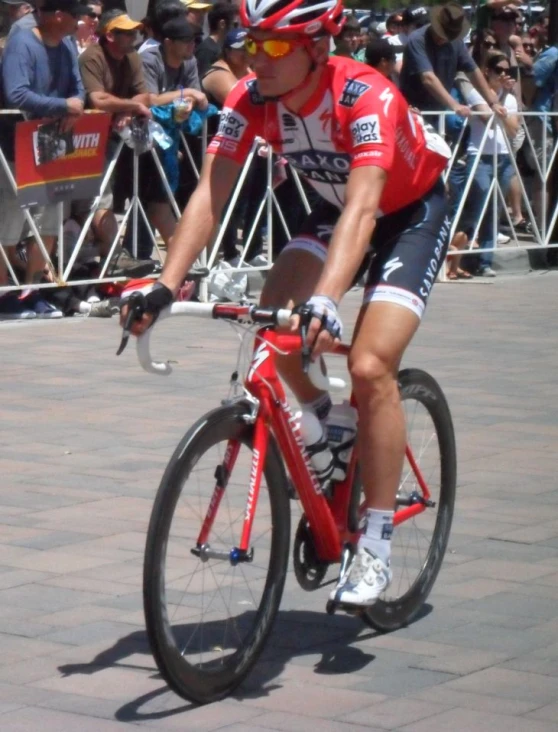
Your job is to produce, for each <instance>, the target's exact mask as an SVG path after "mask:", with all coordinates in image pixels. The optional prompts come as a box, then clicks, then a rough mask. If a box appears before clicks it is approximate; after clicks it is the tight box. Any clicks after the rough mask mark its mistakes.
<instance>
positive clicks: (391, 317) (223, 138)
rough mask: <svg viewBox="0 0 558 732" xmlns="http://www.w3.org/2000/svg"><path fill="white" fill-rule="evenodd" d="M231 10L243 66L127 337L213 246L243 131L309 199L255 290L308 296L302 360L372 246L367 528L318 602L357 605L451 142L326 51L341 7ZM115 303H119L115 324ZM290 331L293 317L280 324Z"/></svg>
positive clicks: (355, 367) (386, 535) (372, 581)
mask: <svg viewBox="0 0 558 732" xmlns="http://www.w3.org/2000/svg"><path fill="white" fill-rule="evenodd" d="M240 15H241V19H242V22H243V25H244V26H245V27H246V28H247V29H248V35H247V37H246V43H245V47H246V50H247V52H248V54H249V55H250V57H251V66H252V68H253V70H254V74H251V75H250V76H248V77H247V78H246V79H242V80H241V81H239V82H238V84H237V85H236V86H235V87H234V89H233V90H232V92H231V94H230V95H229V96H228V98H227V100H226V101H225V105H224V108H223V112H222V115H221V123H220V127H219V130H218V132H217V135H216V136H215V137H214V138H213V140H212V142H211V144H210V146H209V149H208V155H207V156H206V158H205V162H204V167H203V170H202V174H201V179H200V183H199V185H198V188H197V189H196V191H195V193H194V194H193V196H192V198H191V199H190V201H189V204H188V207H187V208H186V210H185V212H184V214H183V216H182V219H181V221H180V223H179V224H178V227H177V231H176V234H175V236H174V238H173V240H172V242H171V246H170V247H169V252H168V257H167V260H166V262H165V266H164V269H163V273H162V275H161V278H160V280H159V281H158V283H157V284H155V285H154V286H153V289H152V290H151V291H150V292H149V293H148V294H147V295H146V307H147V311H146V314H145V315H144V316H143V317H142V319H141V321H140V322H138V323H136V324H135V325H134V327H133V331H132V332H134V333H136V334H139V333H141V332H142V331H144V330H145V329H146V328H147V327H149V325H150V324H151V322H152V319H153V315H154V314H155V313H157V312H159V311H160V310H161V309H162V308H163V307H165V306H166V305H168V304H169V303H170V302H171V301H172V300H173V298H174V296H175V294H176V292H177V291H178V288H179V287H180V285H181V284H182V281H183V279H184V277H185V275H186V273H187V272H188V270H189V268H190V266H191V265H192V264H193V262H194V261H195V259H196V257H197V256H198V254H199V253H200V252H201V251H202V249H203V248H205V247H206V246H208V244H209V243H210V241H211V236H212V233H213V231H214V228H215V226H216V225H218V222H219V220H220V215H221V211H222V209H223V206H224V205H225V203H226V201H227V199H228V196H229V194H230V191H231V189H232V186H233V185H234V182H235V180H236V178H237V176H238V173H239V170H240V168H241V166H242V164H243V163H244V161H245V159H246V156H247V155H248V153H249V151H250V149H251V147H252V144H253V141H254V139H255V138H256V137H262V138H263V139H265V140H267V142H268V143H269V144H270V145H272V147H273V149H274V150H275V152H277V153H279V154H281V155H283V156H284V157H285V158H286V159H287V160H288V161H289V162H290V163H291V165H293V166H294V167H296V169H297V170H298V172H299V174H300V175H301V176H302V177H303V178H305V179H306V180H307V181H308V182H309V183H310V184H311V185H312V186H313V188H314V189H315V191H316V193H317V194H318V196H319V197H320V201H319V203H318V204H317V205H316V207H315V208H314V210H313V212H312V213H311V214H310V215H309V216H308V217H307V219H306V220H305V222H304V223H303V224H302V226H301V227H300V229H299V230H298V232H297V233H296V234H295V237H294V239H292V240H291V241H290V243H289V244H287V246H286V247H285V248H284V249H283V251H282V252H281V254H280V255H279V257H278V258H277V260H276V262H275V264H274V266H273V268H272V269H271V271H270V273H269V275H268V278H267V281H266V285H265V288H264V292H263V294H262V303H263V304H265V305H268V306H278V307H287V305H288V303H289V301H291V300H292V301H294V302H295V303H305V304H306V306H307V309H308V312H309V313H310V322H309V329H308V341H307V343H308V345H309V347H310V348H311V349H312V353H313V358H318V357H319V356H320V354H321V353H322V352H324V351H325V350H328V349H329V350H330V349H331V348H332V347H333V345H334V343H335V342H337V340H338V339H340V338H341V335H342V323H341V318H340V316H339V313H338V304H339V302H340V300H341V299H342V297H343V296H344V294H345V292H346V291H347V290H348V289H350V287H351V285H352V283H353V282H354V281H355V279H356V278H357V277H358V276H359V272H364V271H366V258H367V253H368V252H369V250H370V248H371V249H372V252H373V255H374V256H373V259H372V261H371V264H370V268H369V270H368V274H367V280H366V282H367V284H366V288H365V294H364V302H363V306H362V309H361V312H360V314H359V318H358V324H357V327H356V330H355V334H354V336H353V345H352V350H351V356H350V359H349V363H350V369H351V375H352V381H353V389H354V393H355V395H356V401H357V405H358V411H359V440H360V441H361V450H360V451H359V454H360V456H361V473H362V480H363V485H364V490H365V494H366V505H367V509H368V510H367V513H366V529H365V531H364V533H363V535H362V536H361V538H360V540H359V544H358V547H357V548H356V552H355V555H354V558H353V560H352V562H351V563H350V565H349V567H348V568H347V570H346V571H345V572H344V573H343V575H342V576H341V577H340V578H339V583H338V585H337V587H336V588H335V589H334V590H333V592H332V594H331V596H330V597H331V598H332V599H333V600H334V601H336V602H338V603H342V604H347V605H355V606H361V607H362V606H364V607H366V606H369V605H372V604H373V603H374V602H375V601H376V600H377V598H378V597H379V596H380V595H381V594H382V592H384V590H385V589H386V588H387V587H388V585H389V584H390V582H391V578H392V571H391V569H390V553H391V542H390V538H391V533H392V528H393V507H394V505H395V496H396V492H397V489H398V485H399V479H400V476H401V470H402V465H403V460H404V453H405V420H404V417H403V414H402V410H401V404H400V399H399V393H398V385H397V377H396V374H397V371H398V366H399V363H400V361H401V358H402V356H403V353H404V351H405V349H406V348H407V346H408V344H409V343H410V341H411V339H412V337H413V335H414V334H415V332H416V330H417V328H418V326H419V324H420V320H421V316H422V314H423V312H424V309H425V307H426V302H427V300H428V296H429V294H430V291H431V289H432V286H433V284H434V281H435V279H436V275H437V273H438V270H439V268H440V267H441V265H442V263H443V261H444V257H445V254H446V250H447V246H448V236H449V231H450V221H449V218H448V216H447V208H446V200H445V190H444V184H443V181H442V178H441V174H442V171H443V170H444V169H445V167H446V164H447V161H448V159H449V157H450V150H449V148H448V146H447V145H446V144H445V143H444V141H443V140H442V139H441V138H440V137H439V136H438V135H437V134H436V133H435V132H434V131H433V130H432V131H431V130H430V129H429V128H427V127H425V126H424V124H423V123H422V120H421V119H420V118H418V117H416V116H415V115H413V113H412V112H411V111H410V109H409V106H408V104H407V102H406V101H405V99H404V97H403V96H402V95H401V93H400V92H399V91H398V90H397V88H396V87H395V86H394V85H393V84H392V83H391V82H390V81H389V80H387V79H386V78H385V77H384V76H382V75H381V74H379V73H378V72H377V71H375V70H374V69H371V68H369V67H368V66H366V65H364V64H361V63H360V62H358V61H354V60H353V59H349V58H345V57H337V56H333V57H331V58H330V56H329V48H330V39H331V36H332V35H336V34H337V33H339V31H340V29H341V27H342V24H343V6H342V3H341V2H340V1H339V0H305V2H304V4H302V3H301V2H300V0H288V1H287V2H285V0H241V5H240ZM144 293H145V290H144ZM126 312H127V308H126V306H125V305H124V307H123V317H125V316H126ZM147 313H149V314H147ZM298 325H299V323H298V318H297V317H296V316H295V318H294V319H293V322H292V329H293V330H296V329H297V328H298ZM280 368H281V373H282V375H283V377H284V378H285V379H286V381H287V382H288V384H289V385H290V387H291V388H292V390H293V391H294V392H295V394H296V396H297V398H298V400H299V401H300V402H301V404H302V406H303V408H304V409H305V410H308V411H312V412H314V414H315V416H316V417H317V418H318V419H320V420H323V422H325V421H326V420H327V416H328V413H329V411H330V409H331V399H330V396H329V394H328V393H327V392H323V391H319V390H317V389H316V388H315V387H314V386H313V385H312V384H311V383H310V382H309V381H308V380H307V378H306V376H305V375H304V373H303V371H302V368H301V362H300V356H299V355H297V356H295V357H293V358H291V357H283V358H282V359H281V361H280Z"/></svg>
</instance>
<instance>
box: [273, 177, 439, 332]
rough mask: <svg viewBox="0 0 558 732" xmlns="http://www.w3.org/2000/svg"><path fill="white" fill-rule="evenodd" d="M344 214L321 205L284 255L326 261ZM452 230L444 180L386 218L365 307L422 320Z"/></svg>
mask: <svg viewBox="0 0 558 732" xmlns="http://www.w3.org/2000/svg"><path fill="white" fill-rule="evenodd" d="M339 215H340V214H339V209H337V208H336V207H335V206H333V205H332V204H330V203H327V202H326V201H322V202H320V203H319V204H318V206H317V207H316V208H315V209H314V211H312V213H311V214H309V216H308V217H307V218H306V220H305V222H304V223H303V225H302V226H301V228H300V231H299V233H298V234H297V235H296V236H295V237H294V239H292V240H291V241H290V242H289V243H288V244H287V246H286V247H285V248H284V249H283V252H282V253H284V252H288V251H289V250H291V251H293V250H302V251H307V252H310V253H312V254H314V255H315V256H317V257H318V258H320V259H321V260H322V261H325V258H326V255H327V247H328V245H329V242H330V239H331V235H332V233H333V229H334V226H335V224H336V223H337V220H338V218H339ZM450 228H451V227H450V220H449V217H448V207H447V201H446V194H445V188H444V184H443V182H442V181H441V180H440V181H438V183H436V184H435V185H434V187H433V188H432V189H431V190H430V191H429V192H428V193H427V194H426V195H425V196H423V198H421V199H420V200H419V201H415V202H414V203H411V204H409V205H408V206H405V208H402V209H401V210H400V211H396V212H394V213H391V214H388V215H386V216H382V217H380V218H379V219H378V220H377V222H376V228H375V229H374V234H373V236H372V241H371V242H370V256H369V257H367V260H366V268H367V269H368V275H367V278H366V285H365V290H364V302H365V303H368V302H392V303H396V304H397V305H402V306H403V307H406V308H408V309H409V310H412V311H413V312H414V313H415V314H416V315H417V316H418V317H419V318H420V317H422V314H423V312H424V309H425V307H426V302H427V300H428V296H429V295H430V291H431V290H432V285H433V284H434V281H435V280H436V276H437V275H438V272H439V270H440V267H441V266H442V263H443V261H444V259H445V256H446V252H447V249H448V244H449V234H450ZM366 268H365V267H362V268H361V270H360V271H359V275H360V274H364V272H365V271H366Z"/></svg>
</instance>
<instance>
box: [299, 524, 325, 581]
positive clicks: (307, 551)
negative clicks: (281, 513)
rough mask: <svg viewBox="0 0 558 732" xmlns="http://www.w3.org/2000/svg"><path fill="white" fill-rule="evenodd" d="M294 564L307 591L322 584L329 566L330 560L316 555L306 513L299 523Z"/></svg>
mask: <svg viewBox="0 0 558 732" xmlns="http://www.w3.org/2000/svg"><path fill="white" fill-rule="evenodd" d="M293 566H294V572H295V577H296V579H297V582H298V584H299V585H300V587H301V588H302V589H303V590H305V591H306V592H312V591H313V590H317V589H318V588H319V587H321V586H322V581H323V579H324V577H325V576H326V573H327V570H328V567H329V562H323V561H322V560H320V559H318V557H317V556H316V548H315V545H314V538H313V536H312V532H311V531H310V526H309V525H308V521H307V520H306V516H304V515H303V516H302V518H301V519H300V521H299V523H298V527H297V530H296V534H295V538H294V543H293Z"/></svg>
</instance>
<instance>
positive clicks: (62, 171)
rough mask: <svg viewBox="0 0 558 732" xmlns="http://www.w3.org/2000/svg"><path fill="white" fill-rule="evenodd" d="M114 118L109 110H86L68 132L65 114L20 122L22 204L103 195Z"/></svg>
mask: <svg viewBox="0 0 558 732" xmlns="http://www.w3.org/2000/svg"><path fill="white" fill-rule="evenodd" d="M110 122H111V116H110V115H109V114H84V115H82V116H81V117H78V119H77V122H76V123H75V125H74V127H73V129H72V130H70V131H68V132H66V131H63V127H62V123H63V120H62V119H57V120H52V119H50V120H45V119H43V120H33V121H31V122H19V123H18V124H17V125H16V136H15V170H16V176H15V177H16V183H17V197H18V200H19V202H20V203H21V205H22V206H29V205H32V204H45V203H58V202H59V201H67V200H72V199H76V198H94V197H95V196H96V195H98V193H99V188H100V184H101V178H102V175H103V169H104V166H105V151H106V146H107V140H108V135H109V127H110Z"/></svg>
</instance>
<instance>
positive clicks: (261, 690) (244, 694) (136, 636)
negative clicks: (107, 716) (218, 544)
mask: <svg viewBox="0 0 558 732" xmlns="http://www.w3.org/2000/svg"><path fill="white" fill-rule="evenodd" d="M431 611H432V606H431V605H429V604H425V605H424V606H423V608H422V610H421V613H420V614H419V616H418V617H417V618H416V620H415V621H414V622H416V621H418V620H420V619H421V618H423V617H425V616H426V615H429V614H430V612H431ZM253 616H254V613H253V612H246V613H244V614H243V615H241V616H239V618H237V622H238V624H239V626H243V625H245V626H248V625H250V624H251V621H252V619H253ZM225 628H226V623H224V622H223V621H219V622H213V623H208V624H206V625H204V631H203V638H204V647H205V648H207V649H210V648H212V647H214V645H215V644H216V643H217V642H219V643H221V644H222V643H223V638H224V637H225ZM363 631H364V633H363ZM173 632H174V633H175V635H176V636H177V638H179V637H186V638H191V637H192V636H193V635H194V634H195V633H196V626H195V625H188V624H184V625H180V626H174V627H173ZM377 635H378V633H377V632H376V631H373V630H371V629H367V627H366V626H364V625H363V624H362V622H361V621H360V620H358V619H356V618H352V617H350V616H348V615H340V614H338V615H335V616H333V617H330V616H327V615H324V614H323V613H319V612H313V611H309V610H289V611H280V612H279V613H278V615H277V619H276V621H275V624H274V627H273V631H272V633H271V635H270V637H269V639H268V641H267V644H266V647H265V649H264V652H263V653H262V655H261V657H260V659H259V661H258V663H257V664H256V666H255V667H254V668H253V669H252V671H251V673H250V674H249V676H248V678H247V679H246V680H245V681H244V682H243V683H242V684H241V686H240V687H239V688H238V689H237V690H236V692H235V693H234V694H233V695H232V698H233V699H237V700H242V699H246V698H252V699H254V698H259V697H262V696H267V695H268V694H269V693H270V692H272V691H273V690H274V689H278V688H281V684H278V683H274V681H275V680H276V679H277V678H278V677H279V676H280V675H281V673H282V672H283V671H284V669H285V666H286V664H287V663H288V662H289V661H290V660H291V659H293V658H296V657H302V656H305V655H316V654H321V657H320V658H319V659H318V661H317V662H316V663H315V664H314V671H315V673H316V674H328V675H334V674H347V673H355V672H358V671H360V670H361V669H363V668H364V667H365V666H367V665H368V664H369V663H372V662H373V661H374V660H375V656H374V655H372V654H369V653H365V652H364V651H363V650H361V649H360V648H357V647H355V646H352V645H351V643H353V642H354V641H356V640H359V641H362V640H366V639H368V638H374V637H376V636H377ZM136 654H147V655H148V656H149V658H151V651H150V648H149V641H148V638H147V634H146V632H145V631H137V632H135V633H131V634H130V635H128V636H125V637H124V638H120V639H119V640H118V641H117V642H116V643H115V644H114V645H113V646H112V647H110V648H107V649H106V650H105V651H102V652H101V653H99V654H98V655H97V656H95V658H94V659H92V660H91V662H89V663H82V664H66V665H63V666H59V671H60V673H61V674H62V676H71V675H73V674H94V673H95V672H97V671H100V670H102V669H105V668H110V667H117V668H133V669H139V670H144V671H145V670H149V671H151V669H147V668H146V667H145V666H141V665H138V664H132V663H126V659H127V658H129V657H131V656H133V655H136ZM152 678H161V676H160V674H158V673H155V674H153V675H152ZM163 696H166V697H167V698H166V703H165V708H162V706H161V708H159V709H157V708H155V709H153V710H150V711H147V710H146V711H145V712H143V713H142V712H141V710H142V708H144V707H147V706H152V702H154V701H155V700H157V699H158V698H160V697H161V699H160V700H159V701H160V702H162V697H163ZM176 703H178V704H176ZM155 706H156V705H155ZM171 707H172V708H171ZM194 708H196V705H195V704H191V703H190V702H186V703H183V702H182V699H181V697H179V696H178V695H175V694H173V693H172V692H171V691H170V690H169V687H168V686H167V685H166V684H165V685H164V686H162V687H161V688H160V689H156V690H155V691H152V692H149V693H148V694H144V695H143V696H141V697H139V698H137V699H134V700H133V701H131V702H129V703H127V704H125V705H124V706H122V707H121V708H120V709H119V710H118V711H117V712H116V714H115V717H116V719H117V720H119V721H121V722H138V721H149V720H156V719H161V718H164V717H169V716H173V715H175V714H180V713H183V712H185V711H188V710H190V709H194Z"/></svg>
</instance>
